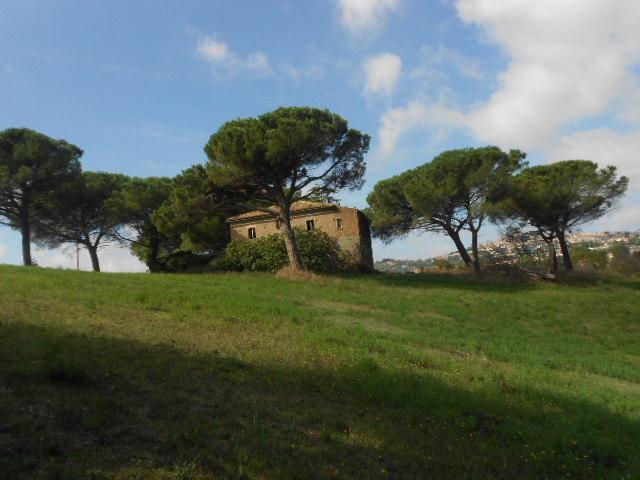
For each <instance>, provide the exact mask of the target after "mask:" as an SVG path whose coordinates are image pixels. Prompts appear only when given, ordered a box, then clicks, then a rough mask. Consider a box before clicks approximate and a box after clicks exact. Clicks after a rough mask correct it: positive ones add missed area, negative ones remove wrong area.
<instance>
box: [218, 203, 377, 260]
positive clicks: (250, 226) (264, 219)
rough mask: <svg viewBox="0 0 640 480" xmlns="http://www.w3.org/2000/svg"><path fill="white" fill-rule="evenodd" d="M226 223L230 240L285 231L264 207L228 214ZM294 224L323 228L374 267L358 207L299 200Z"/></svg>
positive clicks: (366, 223) (293, 207)
mask: <svg viewBox="0 0 640 480" xmlns="http://www.w3.org/2000/svg"><path fill="white" fill-rule="evenodd" d="M227 223H228V224H229V227H230V229H231V240H252V239H254V238H260V237H265V236H267V235H272V234H274V233H282V225H280V221H279V220H278V218H277V215H276V214H275V213H267V212H265V211H263V210H254V211H252V212H247V213H243V214H241V215H236V216H234V217H229V218H228V219H227ZM291 225H292V226H293V227H294V228H295V227H300V228H305V229H307V230H313V229H316V228H317V229H320V230H322V231H323V232H325V233H326V234H327V235H329V236H330V237H331V238H333V239H335V240H336V241H337V243H338V245H339V246H340V249H341V250H343V251H345V252H349V253H350V254H351V255H352V256H353V259H354V261H355V262H356V263H357V264H359V265H361V266H362V267H364V268H365V269H367V270H372V269H373V251H372V249H371V233H370V230H369V221H368V220H367V217H365V215H364V214H363V213H362V212H361V211H360V210H358V209H357V208H349V207H342V206H340V205H335V204H331V203H321V202H310V201H307V200H299V201H297V202H294V203H293V204H292V205H291Z"/></svg>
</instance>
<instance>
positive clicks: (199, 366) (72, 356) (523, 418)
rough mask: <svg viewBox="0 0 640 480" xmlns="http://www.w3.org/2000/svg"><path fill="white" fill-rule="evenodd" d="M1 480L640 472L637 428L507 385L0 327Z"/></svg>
mask: <svg viewBox="0 0 640 480" xmlns="http://www.w3.org/2000/svg"><path fill="white" fill-rule="evenodd" d="M0 339H2V340H1V342H2V348H1V349H0V381H1V383H0V472H2V476H3V478H12V479H14V478H16V479H17V478H65V479H66V478H79V479H80V478H82V479H85V478H95V479H98V478H123V479H124V478H140V479H143V478H144V479H149V478H151V479H153V478H162V479H173V478H175V479H178V478H181V479H188V478H274V479H275V478H300V479H312V478H336V479H347V478H353V479H360V478H398V479H416V478H456V479H458V478H559V477H565V478H567V477H569V478H605V477H606V478H614V477H615V478H625V477H626V476H628V478H637V476H638V475H640V465H639V461H638V458H637V455H636V454H637V451H638V448H639V447H640V433H639V432H640V423H639V422H637V421H633V420H630V419H629V418H626V417H623V416H620V415H616V414H613V413H611V412H609V411H608V410H606V409H603V408H601V407H600V406H597V405H594V404H591V403H588V402H576V401H573V400H570V399H567V398H562V397H552V396H549V395H548V394H544V393H542V392H536V391H524V390H521V389H517V390H516V389H514V388H512V387H510V386H509V385H507V384H503V385H501V386H500V387H499V388H494V389H492V387H491V386H488V387H487V388H486V389H485V390H482V391H477V392H469V391H464V390H461V389H457V388H452V387H450V386H448V385H446V384H444V383H442V382H441V381H439V380H436V379H434V378H433V377H431V376H430V375H429V372H428V366H425V373H424V374H419V373H413V372H410V371H407V370H393V371H392V370H387V369H384V368H382V367H380V366H379V365H377V364H376V363H375V362H374V361H372V360H368V361H362V362H360V363H356V364H354V365H352V366H350V367H345V368H341V369H337V370H334V371H331V370H326V369H323V368H316V367H309V368H301V367H297V368H289V367H286V366H283V365H270V366H264V365H256V364H250V363H246V362H244V361H242V360H240V359H238V358H234V357H228V356H223V355H221V354H219V353H217V352H215V351H212V352H211V353H209V354H187V353H185V352H184V351H180V350H178V349H176V348H174V347H172V346H171V345H151V344H141V343H138V342H135V341H130V340H124V339H116V338H107V337H99V336H87V335H81V334H76V333H70V332H65V331H63V330H55V329H45V328H40V327H35V326H30V325H23V324H7V323H4V324H1V323H0Z"/></svg>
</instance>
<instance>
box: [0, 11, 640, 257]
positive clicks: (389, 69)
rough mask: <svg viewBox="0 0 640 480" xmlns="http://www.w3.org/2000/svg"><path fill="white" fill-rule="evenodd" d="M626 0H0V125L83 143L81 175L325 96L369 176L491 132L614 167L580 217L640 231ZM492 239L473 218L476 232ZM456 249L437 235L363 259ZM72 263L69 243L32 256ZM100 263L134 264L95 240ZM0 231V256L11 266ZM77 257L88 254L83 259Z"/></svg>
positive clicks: (166, 168) (178, 149)
mask: <svg viewBox="0 0 640 480" xmlns="http://www.w3.org/2000/svg"><path fill="white" fill-rule="evenodd" d="M639 5H640V2H637V1H635V0H607V1H604V0H603V1H599V0H593V1H590V2H584V1H582V0H554V1H552V0H539V1H536V2H531V1H525V0H511V1H509V2H497V1H493V0H457V1H453V0H451V1H447V0H432V1H427V0H295V1H294V0H290V1H288V0H272V1H269V0H259V1H258V0H253V1H249V0H244V1H243V0H236V1H188V0H183V1H162V2H158V1H150V0H149V1H147V0H138V1H135V2H129V1H124V0H119V1H113V0H112V1H106V0H105V1H99V0H96V1H90V2H87V1H86V0H85V1H80V0H77V1H76V0H60V1H56V2H51V1H44V0H42V1H36V0H21V1H20V2H9V1H6V0H0V105H1V107H0V129H4V128H8V127H13V126H26V127H30V128H33V129H35V130H39V131H42V132H44V133H46V134H48V135H50V136H53V137H57V138H65V139H67V140H68V141H70V142H72V143H75V144H76V145H78V146H80V147H81V148H82V149H83V150H84V152H85V154H84V157H83V159H82V161H83V165H84V168H85V169H87V170H106V171H114V172H116V171H117V172H123V173H127V174H130V175H139V176H146V175H175V174H177V173H178V172H180V171H181V170H183V169H185V168H187V167H188V166H190V165H192V164H195V163H203V162H205V160H206V159H205V156H204V153H203V152H202V147H203V145H204V144H205V142H206V141H207V139H208V137H209V135H211V133H213V132H214V131H216V129H217V128H218V127H219V126H220V125H221V124H222V123H224V122H225V121H226V120H230V119H233V118H236V117H245V116H253V115H258V114H260V113H263V112H265V111H269V110H272V109H273V108H276V107H279V106H282V105H312V106H319V107H326V108H329V109H331V110H333V111H335V112H337V113H339V114H341V115H342V116H343V117H345V118H346V119H347V120H348V121H349V123H350V125H351V126H352V127H355V128H358V129H360V130H363V131H365V132H367V133H369V134H371V135H372V137H373V143H372V149H371V151H370V153H369V155H368V159H367V160H368V173H367V183H366V185H365V186H364V188H363V189H362V191H359V192H353V193H347V192H345V193H344V194H342V195H339V197H340V198H341V199H342V200H343V203H345V204H349V205H353V206H357V207H364V206H365V205H366V202H365V197H366V194H367V193H368V192H369V191H370V189H371V188H372V187H373V185H374V184H375V182H376V181H377V180H380V179H382V178H386V177H388V176H390V175H393V174H395V173H398V172H400V171H403V170H405V169H407V168H410V167H413V166H415V165H419V164H422V163H425V162H427V161H429V160H430V159H431V158H433V157H434V156H435V155H437V154H438V153H439V152H441V151H443V150H447V149H450V148H458V147H463V146H474V145H487V144H496V145H500V146H502V147H504V148H509V147H513V148H520V149H523V150H525V151H527V152H528V154H529V157H528V158H529V160H530V161H531V163H544V162H548V161H554V160H559V159H565V158H588V159H593V160H596V161H598V162H601V163H603V164H608V163H610V164H614V165H617V166H618V167H619V169H620V171H621V173H623V174H626V175H628V176H629V177H630V178H631V182H632V183H631V188H630V192H629V194H628V195H627V197H626V199H625V200H624V201H623V203H622V204H621V206H620V208H619V209H618V210H617V212H616V213H613V214H612V215H610V216H608V217H607V218H606V219H603V220H601V221H599V222H598V223H596V224H593V225H587V226H585V227H584V229H585V230H602V229H608V228H628V229H637V228H639V226H640V207H639V205H638V204H639V200H640V195H639V193H638V192H639V191H640V189H639V188H638V186H637V185H638V183H640V165H639V160H638V158H637V152H638V151H640V126H639V124H640V65H639V63H640V37H639V36H638V33H637V32H638V31H640V6H639ZM494 235H495V232H494V230H493V229H487V230H486V232H485V234H484V238H485V239H489V238H491V237H492V236H494ZM450 250H452V248H451V246H450V245H449V243H448V241H447V240H446V239H445V238H444V237H439V236H435V235H421V236H410V237H409V238H407V239H404V240H399V241H397V242H395V243H393V244H392V245H389V246H382V245H380V244H376V245H375V256H376V258H382V257H386V256H393V257H398V258H418V257H420V258H423V257H429V256H433V255H437V254H440V253H444V252H448V251H450ZM35 257H36V259H37V260H38V261H39V263H40V264H42V265H51V266H69V267H71V266H73V265H75V263H74V260H73V259H72V258H71V255H70V254H69V252H68V251H60V250H58V251H41V250H37V251H36V252H35ZM102 257H103V264H104V266H105V269H106V270H136V269H141V268H142V267H141V266H140V265H139V264H138V263H137V262H136V261H135V260H133V259H132V258H130V256H129V255H128V254H127V252H126V251H118V250H107V251H105V252H103V255H102ZM19 259H20V251H19V242H18V236H17V234H16V233H15V232H12V231H10V230H8V229H6V228H2V227H0V262H3V263H18V262H19ZM85 260H88V259H85Z"/></svg>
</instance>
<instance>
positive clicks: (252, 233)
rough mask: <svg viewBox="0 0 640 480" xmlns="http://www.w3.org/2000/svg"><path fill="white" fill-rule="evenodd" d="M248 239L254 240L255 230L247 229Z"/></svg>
mask: <svg viewBox="0 0 640 480" xmlns="http://www.w3.org/2000/svg"><path fill="white" fill-rule="evenodd" d="M249 238H250V239H254V238H256V229H255V228H250V229H249Z"/></svg>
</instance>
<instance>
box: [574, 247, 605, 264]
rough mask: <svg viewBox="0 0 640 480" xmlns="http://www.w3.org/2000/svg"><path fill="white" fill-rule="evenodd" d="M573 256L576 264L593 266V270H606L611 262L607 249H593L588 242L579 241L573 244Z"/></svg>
mask: <svg viewBox="0 0 640 480" xmlns="http://www.w3.org/2000/svg"><path fill="white" fill-rule="evenodd" d="M571 256H572V257H573V261H574V263H575V264H576V265H578V266H580V267H587V268H592V269H593V270H604V269H605V268H607V263H608V262H609V259H608V258H607V252H606V250H604V249H599V250H596V249H591V248H589V245H587V244H580V243H579V244H576V245H574V246H572V248H571Z"/></svg>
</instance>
